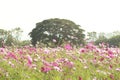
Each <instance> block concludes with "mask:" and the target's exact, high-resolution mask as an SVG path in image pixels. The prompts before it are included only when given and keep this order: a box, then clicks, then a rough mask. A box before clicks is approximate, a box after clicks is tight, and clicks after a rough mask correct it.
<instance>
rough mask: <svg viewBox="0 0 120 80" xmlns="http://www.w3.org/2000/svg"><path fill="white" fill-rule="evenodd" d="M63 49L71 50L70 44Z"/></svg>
mask: <svg viewBox="0 0 120 80" xmlns="http://www.w3.org/2000/svg"><path fill="white" fill-rule="evenodd" d="M64 48H65V49H66V50H72V46H71V45H70V44H66V45H65V46H64Z"/></svg>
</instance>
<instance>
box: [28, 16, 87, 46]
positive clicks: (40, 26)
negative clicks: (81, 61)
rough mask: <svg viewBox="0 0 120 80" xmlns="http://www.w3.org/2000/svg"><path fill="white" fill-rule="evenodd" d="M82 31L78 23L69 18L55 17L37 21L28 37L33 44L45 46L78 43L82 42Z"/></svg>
mask: <svg viewBox="0 0 120 80" xmlns="http://www.w3.org/2000/svg"><path fill="white" fill-rule="evenodd" d="M83 31H84V30H83V29H81V28H80V26H79V25H76V24H75V23H74V22H72V21H70V20H66V19H58V18H55V19H48V20H44V21H42V22H39V23H37V24H36V27H35V28H34V29H33V30H32V31H31V32H30V37H31V38H32V39H31V41H32V44H33V45H34V46H35V45H36V43H37V42H39V43H43V44H45V45H47V46H51V45H55V46H59V45H61V44H62V43H63V42H70V43H72V44H74V45H79V44H81V43H84V40H83V39H84V37H85V35H84V34H83ZM53 40H56V41H55V42H54V41H53Z"/></svg>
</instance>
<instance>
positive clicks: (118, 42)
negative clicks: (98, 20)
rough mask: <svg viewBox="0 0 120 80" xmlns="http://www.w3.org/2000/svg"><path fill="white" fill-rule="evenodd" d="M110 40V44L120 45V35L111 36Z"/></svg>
mask: <svg viewBox="0 0 120 80" xmlns="http://www.w3.org/2000/svg"><path fill="white" fill-rule="evenodd" d="M108 42H109V45H110V46H117V47H120V35H117V36H113V37H111V38H110V39H109V40H108Z"/></svg>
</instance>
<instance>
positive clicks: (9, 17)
mask: <svg viewBox="0 0 120 80" xmlns="http://www.w3.org/2000/svg"><path fill="white" fill-rule="evenodd" d="M49 18H61V19H63V18H64V19H69V20H71V21H73V22H75V23H76V24H79V25H81V28H82V29H84V30H85V31H86V32H89V31H96V32H113V31H116V30H120V1H119V0H0V29H13V28H15V27H20V28H21V29H22V30H23V31H24V33H23V34H24V36H23V37H22V38H24V39H28V33H29V32H30V31H31V30H32V29H33V28H34V27H35V24H36V23H37V22H41V21H43V20H45V19H49Z"/></svg>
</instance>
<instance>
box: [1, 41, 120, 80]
mask: <svg viewBox="0 0 120 80" xmlns="http://www.w3.org/2000/svg"><path fill="white" fill-rule="evenodd" d="M0 63H1V64H0V80H120V48H112V47H108V46H106V45H105V44H100V45H99V46H95V45H94V44H92V43H88V44H87V45H85V46H83V47H81V48H74V47H72V46H71V45H70V44H66V45H65V46H64V47H56V48H35V47H29V46H25V47H22V48H15V47H11V48H0Z"/></svg>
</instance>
